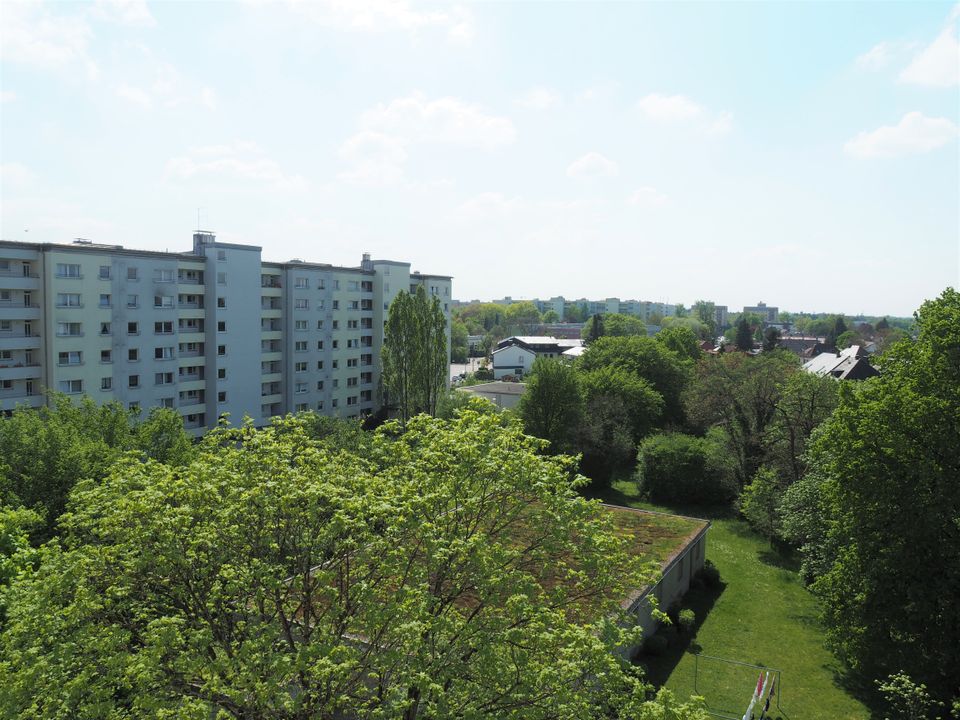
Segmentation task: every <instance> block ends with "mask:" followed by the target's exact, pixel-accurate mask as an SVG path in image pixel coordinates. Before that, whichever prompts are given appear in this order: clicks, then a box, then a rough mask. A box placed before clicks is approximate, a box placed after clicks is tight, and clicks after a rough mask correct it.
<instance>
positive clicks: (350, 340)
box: [347, 338, 360, 348]
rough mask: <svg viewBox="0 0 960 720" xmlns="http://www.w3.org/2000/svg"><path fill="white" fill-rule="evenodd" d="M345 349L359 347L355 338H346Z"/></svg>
mask: <svg viewBox="0 0 960 720" xmlns="http://www.w3.org/2000/svg"><path fill="white" fill-rule="evenodd" d="M347 347H348V348H355V347H360V341H359V340H357V339H356V338H347Z"/></svg>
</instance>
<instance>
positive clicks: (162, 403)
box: [157, 397, 173, 408]
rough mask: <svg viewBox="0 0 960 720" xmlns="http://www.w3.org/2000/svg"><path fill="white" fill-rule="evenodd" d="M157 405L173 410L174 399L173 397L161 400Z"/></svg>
mask: <svg viewBox="0 0 960 720" xmlns="http://www.w3.org/2000/svg"><path fill="white" fill-rule="evenodd" d="M157 404H158V405H159V406H160V407H164V408H172V407H173V398H172V397H165V398H160V401H159V402H158V403H157Z"/></svg>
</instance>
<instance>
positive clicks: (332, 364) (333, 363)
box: [330, 360, 340, 370]
mask: <svg viewBox="0 0 960 720" xmlns="http://www.w3.org/2000/svg"><path fill="white" fill-rule="evenodd" d="M330 367H331V368H333V369H334V370H336V369H337V368H338V367H340V361H339V360H331V361H330Z"/></svg>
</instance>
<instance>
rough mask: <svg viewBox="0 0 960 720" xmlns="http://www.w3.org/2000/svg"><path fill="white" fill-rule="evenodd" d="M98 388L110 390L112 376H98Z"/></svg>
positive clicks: (111, 387)
mask: <svg viewBox="0 0 960 720" xmlns="http://www.w3.org/2000/svg"><path fill="white" fill-rule="evenodd" d="M100 389H101V390H112V389H113V378H112V377H105V378H100Z"/></svg>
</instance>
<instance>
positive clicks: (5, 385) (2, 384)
mask: <svg viewBox="0 0 960 720" xmlns="http://www.w3.org/2000/svg"><path fill="white" fill-rule="evenodd" d="M12 388H13V380H0V390H10V389H12Z"/></svg>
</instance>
